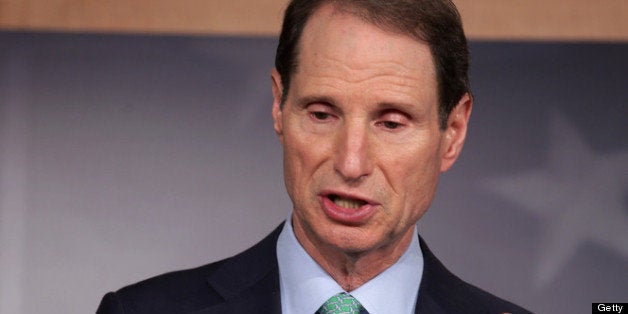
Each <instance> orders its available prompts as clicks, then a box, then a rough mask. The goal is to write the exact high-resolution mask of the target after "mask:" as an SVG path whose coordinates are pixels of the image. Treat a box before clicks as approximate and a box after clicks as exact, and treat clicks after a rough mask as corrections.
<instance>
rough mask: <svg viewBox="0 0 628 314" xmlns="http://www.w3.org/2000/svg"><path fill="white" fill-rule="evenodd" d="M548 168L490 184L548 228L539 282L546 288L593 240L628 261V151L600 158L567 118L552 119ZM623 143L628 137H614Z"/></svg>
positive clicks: (489, 185) (540, 263) (537, 272)
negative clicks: (627, 194) (627, 202)
mask: <svg viewBox="0 0 628 314" xmlns="http://www.w3.org/2000/svg"><path fill="white" fill-rule="evenodd" d="M551 121H552V125H551V126H550V138H549V143H548V145H549V151H548V161H547V165H546V167H545V168H544V169H535V170H530V171H527V172H524V173H519V174H514V175H512V176H507V177H502V178H497V179H491V180H488V182H487V184H486V187H487V188H489V189H490V190H492V191H494V192H497V193H499V194H501V195H503V196H505V197H507V198H508V199H510V200H512V201H514V202H516V203H518V204H520V205H522V207H524V208H525V209H527V210H529V211H531V212H532V213H534V214H536V215H538V216H539V217H541V220H542V222H543V223H544V224H545V226H544V230H545V232H546V233H545V234H544V235H542V238H543V239H544V241H543V243H540V244H539V248H540V252H539V261H538V265H537V271H536V274H535V278H534V282H535V284H536V285H537V286H539V287H543V286H546V285H547V284H548V283H549V282H551V281H552V279H553V278H554V277H555V276H556V275H557V273H558V272H559V271H560V269H561V268H562V267H564V265H565V264H566V263H567V262H568V261H569V259H571V258H572V257H574V255H575V253H576V250H577V249H578V246H579V245H580V244H582V243H584V242H585V241H592V242H595V243H597V244H599V245H602V246H605V247H607V248H609V249H611V250H613V251H615V252H617V253H618V254H620V255H622V256H624V257H625V258H626V259H628V214H627V211H626V208H625V203H624V193H625V191H626V190H627V187H628V151H622V152H619V153H614V154H611V155H606V154H596V152H594V151H593V150H592V149H591V148H590V147H589V146H588V145H587V143H586V142H585V141H584V139H583V138H582V136H580V135H579V134H578V132H577V130H576V129H575V127H573V126H572V125H571V124H570V123H569V122H568V121H566V119H565V118H564V117H562V116H560V115H558V114H554V115H553V116H552V120H551ZM609 136H615V137H617V138H618V139H620V138H623V136H625V134H609Z"/></svg>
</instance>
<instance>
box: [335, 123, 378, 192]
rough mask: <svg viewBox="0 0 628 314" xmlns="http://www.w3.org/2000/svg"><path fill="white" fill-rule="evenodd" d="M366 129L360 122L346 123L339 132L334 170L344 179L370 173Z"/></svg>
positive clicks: (360, 177)
mask: <svg viewBox="0 0 628 314" xmlns="http://www.w3.org/2000/svg"><path fill="white" fill-rule="evenodd" d="M369 145H370V144H369V136H368V130H367V128H366V127H365V126H363V125H361V124H360V123H355V122H354V123H347V124H346V125H345V127H344V128H343V130H342V132H341V134H339V136H338V138H337V142H336V147H335V153H334V170H335V171H336V172H337V173H338V174H339V175H340V176H341V177H342V178H343V179H344V180H346V181H357V180H359V179H362V178H363V177H366V176H368V175H370V174H371V171H372V170H373V168H372V167H373V164H372V156H370V155H371V153H370V151H371V148H370V147H369Z"/></svg>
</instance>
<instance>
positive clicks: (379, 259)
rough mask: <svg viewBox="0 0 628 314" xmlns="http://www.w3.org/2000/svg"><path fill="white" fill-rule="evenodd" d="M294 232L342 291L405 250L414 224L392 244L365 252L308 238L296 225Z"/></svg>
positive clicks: (360, 282)
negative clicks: (342, 248)
mask: <svg viewBox="0 0 628 314" xmlns="http://www.w3.org/2000/svg"><path fill="white" fill-rule="evenodd" d="M294 232H295V236H296V238H297V240H298V241H299V243H300V244H301V246H302V247H303V249H305V251H306V252H307V253H308V254H309V255H310V256H311V257H312V259H314V261H316V263H317V264H318V265H320V266H321V267H322V268H323V269H324V270H325V271H326V272H327V273H328V274H329V275H330V276H331V277H332V278H333V279H334V280H335V281H336V282H337V283H338V284H339V285H340V286H341V287H342V288H343V289H344V290H345V291H348V292H350V291H352V290H355V289H357V288H359V287H360V286H362V285H363V284H364V283H366V282H368V281H369V280H371V279H373V278H374V277H375V276H377V275H379V274H380V273H382V272H384V271H385V270H386V269H387V268H388V267H390V266H391V265H393V264H395V263H396V262H397V260H399V258H400V257H401V256H402V255H403V253H404V252H405V251H406V249H407V248H408V246H409V245H410V242H411V241H412V237H413V236H415V234H414V227H413V228H411V230H408V232H406V233H405V234H404V235H403V236H402V237H401V238H400V239H398V240H397V241H393V243H392V244H389V245H386V246H382V247H379V248H377V249H374V250H370V251H365V252H343V251H342V250H340V249H338V248H334V247H330V246H329V245H325V244H323V243H317V242H314V241H311V239H312V237H311V236H308V235H307V234H306V232H305V231H303V229H298V228H297V229H295V230H294Z"/></svg>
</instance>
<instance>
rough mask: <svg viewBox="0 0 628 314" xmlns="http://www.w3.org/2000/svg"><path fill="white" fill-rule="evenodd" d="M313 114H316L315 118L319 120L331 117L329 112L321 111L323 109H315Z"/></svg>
mask: <svg viewBox="0 0 628 314" xmlns="http://www.w3.org/2000/svg"><path fill="white" fill-rule="evenodd" d="M312 116H314V118H316V119H317V120H325V119H327V118H329V113H326V112H321V111H314V112H312Z"/></svg>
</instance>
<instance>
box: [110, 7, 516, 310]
mask: <svg viewBox="0 0 628 314" xmlns="http://www.w3.org/2000/svg"><path fill="white" fill-rule="evenodd" d="M467 68H468V51H467V45H466V40H465V37H464V33H463V31H462V27H461V23H460V18H459V16H458V13H457V11H456V9H455V7H454V5H453V4H452V3H451V2H449V1H446V0H442V1H436V0H416V1H407V0H406V1H403V0H398V1H378V0H368V1H342V0H337V1H333V0H330V1H325V0H315V1H312V0H295V1H293V2H292V3H291V4H290V5H289V7H288V9H287V10H286V16H285V19H284V24H283V29H282V33H281V37H280V43H279V46H278V49H277V57H276V68H275V69H274V70H273V71H272V73H271V79H272V91H273V96H274V102H273V106H272V115H273V120H274V129H275V131H276V133H277V135H278V137H279V140H280V142H281V144H282V146H283V150H284V175H285V183H286V188H287V191H288V194H289V195H290V198H291V199H292V202H293V205H294V207H293V213H292V214H291V217H290V219H288V220H287V221H286V222H285V224H283V225H281V226H280V227H279V228H277V230H275V231H274V232H273V233H272V234H271V235H270V236H268V237H267V238H266V239H264V240H263V241H262V242H260V243H259V244H257V245H256V246H254V247H253V248H251V249H249V250H247V251H245V252H243V253H241V254H239V255H237V256H235V257H232V258H229V259H226V260H223V261H219V262H216V263H212V264H209V265H206V266H203V267H199V268H197V269H192V270H185V271H180V272H175V273H170V274H165V275H162V276H159V277H156V278H153V279H149V280H147V281H144V282H140V283H138V284H135V285H132V286H129V287H126V288H123V289H121V290H120V291H118V292H116V293H109V294H107V295H106V296H105V298H104V299H103V301H102V303H101V305H100V307H99V309H98V313H371V314H378V313H504V312H509V313H527V311H525V310H523V309H521V308H519V307H517V306H515V305H513V304H511V303H509V302H506V301H503V300H501V299H499V298H497V297H494V296H492V295H490V294H488V293H486V292H484V291H481V290H480V289H478V288H475V287H473V286H471V285H468V284H466V283H464V282H463V281H461V280H460V279H458V278H457V277H455V276H454V275H452V274H451V273H449V272H448V271H447V270H446V269H445V268H444V267H443V266H442V265H441V264H440V262H439V261H438V260H437V259H436V258H435V257H434V256H433V255H432V253H431V252H430V251H429V249H428V248H427V246H426V244H425V243H424V242H423V241H422V240H420V239H419V237H418V236H417V231H416V227H415V224H416V222H417V221H418V220H419V219H420V218H421V216H422V215H423V214H424V213H425V212H426V211H427V209H428V207H429V205H430V203H431V201H432V199H433V197H434V193H435V190H436V185H437V182H438V178H439V175H440V173H442V172H445V171H447V170H448V169H449V168H451V166H452V165H453V164H454V162H455V161H456V159H457V157H458V155H459V154H460V151H461V150H462V146H463V143H464V140H465V135H466V130H467V124H468V121H469V116H470V113H471V107H472V97H471V95H470V92H469V87H468V79H467ZM336 310H341V311H336Z"/></svg>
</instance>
